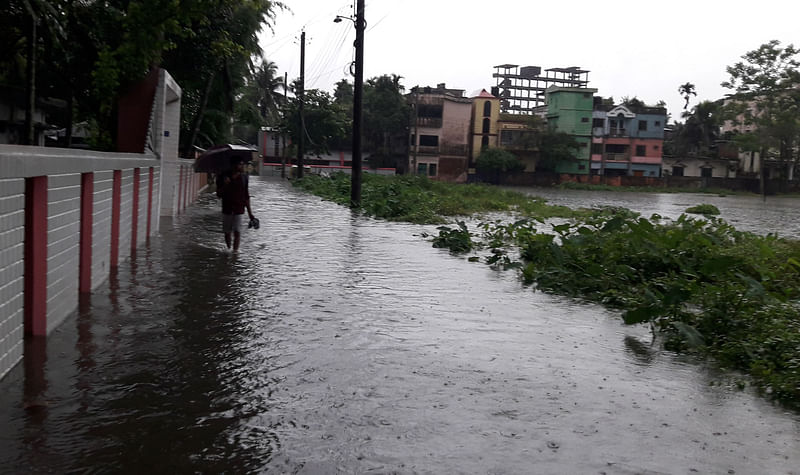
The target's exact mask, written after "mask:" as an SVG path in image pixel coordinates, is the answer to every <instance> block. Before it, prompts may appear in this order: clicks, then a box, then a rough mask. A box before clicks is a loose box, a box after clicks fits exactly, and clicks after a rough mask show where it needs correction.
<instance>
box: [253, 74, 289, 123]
mask: <svg viewBox="0 0 800 475" xmlns="http://www.w3.org/2000/svg"><path fill="white" fill-rule="evenodd" d="M277 72H278V65H276V64H275V63H274V62H272V61H267V60H266V59H264V60H262V61H261V64H260V65H259V67H258V69H256V71H255V74H254V75H253V85H254V86H255V89H256V101H257V105H258V112H259V114H260V115H261V118H262V119H263V120H264V121H265V122H267V123H272V124H274V123H277V121H278V119H279V118H280V116H279V112H280V108H281V106H283V104H284V100H283V97H284V96H283V90H284V89H285V87H286V85H285V84H284V83H283V78H282V77H280V76H278V75H277Z"/></svg>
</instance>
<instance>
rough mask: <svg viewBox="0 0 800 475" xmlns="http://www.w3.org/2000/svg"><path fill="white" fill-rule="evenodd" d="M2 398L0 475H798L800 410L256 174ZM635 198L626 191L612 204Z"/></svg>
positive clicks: (173, 235) (176, 225) (3, 384)
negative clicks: (241, 228) (244, 219)
mask: <svg viewBox="0 0 800 475" xmlns="http://www.w3.org/2000/svg"><path fill="white" fill-rule="evenodd" d="M251 188H252V192H253V195H254V196H255V198H254V207H255V211H256V214H257V215H258V216H259V218H260V219H261V229H259V230H257V231H247V232H246V233H245V236H244V243H243V245H242V250H241V252H240V253H239V254H238V255H232V254H231V253H230V252H228V251H226V250H225V248H224V245H223V244H222V236H221V234H219V233H217V232H216V231H215V230H216V229H217V227H218V216H217V204H216V202H215V200H214V198H213V197H212V196H204V197H203V198H202V199H201V200H200V202H199V203H198V204H196V205H195V206H193V207H192V208H191V209H190V210H189V211H188V212H187V213H186V214H185V215H183V216H181V217H179V218H177V219H175V220H174V221H172V222H168V223H165V224H163V225H162V232H161V235H160V236H159V237H157V238H155V239H153V240H152V242H151V243H150V246H149V247H148V248H147V249H143V250H140V251H139V254H138V255H137V256H136V258H135V259H134V260H133V261H132V262H131V263H125V264H124V265H123V266H121V268H120V270H119V273H118V274H117V275H116V276H114V277H113V278H112V279H110V280H109V282H108V285H105V286H103V288H102V289H101V290H99V291H97V292H96V293H94V294H93V295H92V296H91V298H90V299H89V300H88V301H86V302H83V303H82V306H81V309H80V311H78V312H76V314H75V315H74V316H72V317H71V318H69V319H67V321H66V322H65V323H64V324H63V325H61V326H60V327H59V328H58V329H57V331H55V332H54V333H53V334H52V335H51V336H50V337H49V338H48V339H47V342H46V344H43V343H42V342H40V341H33V342H29V344H28V347H27V348H26V357H25V360H24V362H23V363H21V364H19V365H18V366H17V367H15V368H14V369H13V370H12V371H11V372H10V374H9V375H7V376H6V378H4V379H3V380H2V381H0V472H3V473H40V472H53V473H68V472H80V473H116V472H136V473H191V472H195V473H197V472H203V473H217V472H229V473H261V472H267V473H270V472H272V473H303V474H317V473H322V474H328V473H431V474H443V473H447V474H450V473H478V474H489V473H491V474H499V473H504V474H578V473H580V474H584V473H587V474H602V473H605V474H640V473H641V474H656V473H668V474H688V473H704V474H705V473H713V474H717V473H719V474H732V473H737V474H800V414H798V413H797V412H792V411H790V410H787V409H783V408H781V407H779V406H776V405H774V404H771V403H770V402H768V401H767V400H765V399H763V398H760V397H758V396H757V395H755V394H753V393H752V392H751V391H750V390H749V389H744V390H740V389H737V384H736V383H737V382H738V381H739V380H742V379H743V378H742V377H741V376H739V375H735V374H730V373H721V372H718V371H716V370H715V369H714V368H713V366H710V365H708V364H705V363H702V362H698V361H694V360H692V359H690V358H685V357H681V356H678V355H674V354H671V353H669V352H665V351H662V350H660V349H658V347H657V346H651V345H650V336H649V333H648V329H647V328H646V327H639V326H636V327H627V326H624V325H623V324H622V323H621V321H620V319H619V318H618V316H617V315H615V314H614V313H612V312H609V311H606V310H604V309H602V308H600V307H598V306H594V305H587V304H581V303H577V302H575V301H573V300H569V299H565V298H560V297H555V296H550V295H546V294H542V293H539V292H534V291H532V290H530V289H526V288H523V287H522V286H521V285H520V284H519V282H518V281H517V279H516V276H515V275H514V274H513V273H512V272H505V273H503V272H496V271H493V270H491V269H490V268H489V267H487V266H486V265H484V264H480V263H470V262H468V261H466V260H465V259H464V258H458V257H453V256H451V255H449V254H448V252H447V251H445V250H440V249H434V248H432V247H431V245H430V243H429V242H427V241H426V240H425V239H423V238H422V237H420V236H419V234H420V233H421V232H422V231H429V232H430V231H432V230H433V229H432V228H431V227H422V226H414V225H406V224H396V223H386V222H381V221H376V220H371V219H367V218H363V217H359V216H355V215H353V214H351V212H350V211H349V210H348V209H346V208H343V207H339V206H336V205H334V204H331V203H328V202H324V201H321V200H319V199H317V198H316V197H313V196H309V195H304V194H302V193H300V192H297V191H295V190H293V189H291V187H290V186H289V185H288V184H286V183H285V182H281V181H279V180H278V179H265V180H260V179H253V180H251ZM626 197H627V196H626Z"/></svg>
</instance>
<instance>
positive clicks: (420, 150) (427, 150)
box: [417, 145, 439, 155]
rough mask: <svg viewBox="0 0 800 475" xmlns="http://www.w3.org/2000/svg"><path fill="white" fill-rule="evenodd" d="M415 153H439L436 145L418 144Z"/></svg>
mask: <svg viewBox="0 0 800 475" xmlns="http://www.w3.org/2000/svg"><path fill="white" fill-rule="evenodd" d="M417 153H420V154H422V155H439V147H438V146H429V145H420V146H419V147H417Z"/></svg>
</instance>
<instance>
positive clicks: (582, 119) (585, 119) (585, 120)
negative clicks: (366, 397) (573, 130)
mask: <svg viewBox="0 0 800 475" xmlns="http://www.w3.org/2000/svg"><path fill="white" fill-rule="evenodd" d="M581 122H589V118H588V117H581Z"/></svg>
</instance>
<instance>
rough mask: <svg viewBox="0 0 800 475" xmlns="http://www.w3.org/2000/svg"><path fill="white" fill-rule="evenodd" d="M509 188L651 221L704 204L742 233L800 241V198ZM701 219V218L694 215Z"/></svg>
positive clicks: (571, 206)
mask: <svg viewBox="0 0 800 475" xmlns="http://www.w3.org/2000/svg"><path fill="white" fill-rule="evenodd" d="M507 189H510V190H514V191H519V192H522V193H527V194H530V195H535V196H540V197H542V198H545V199H546V200H547V202H548V203H549V204H553V205H564V206H568V207H570V208H581V207H583V208H592V207H598V206H619V207H623V208H628V209H630V210H633V211H636V212H639V213H641V215H642V216H644V217H646V218H649V217H650V216H651V215H653V214H659V215H661V216H663V217H667V218H673V219H675V218H677V217H678V216H680V215H681V213H684V212H685V211H686V208H689V207H690V206H695V205H698V204H702V203H707V204H712V205H714V206H716V207H717V208H719V210H720V215H719V216H718V217H719V218H722V219H724V220H725V221H727V222H728V223H730V224H732V225H733V226H734V227H735V228H736V229H738V230H740V231H750V232H753V233H757V234H762V235H766V234H770V233H772V234H777V235H778V236H780V237H787V238H792V239H800V198H798V197H791V196H767V197H766V199H764V197H762V196H757V195H725V196H718V195H714V194H709V193H640V192H605V191H587V190H565V189H559V188H540V187H507ZM693 216H698V215H693Z"/></svg>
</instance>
